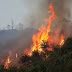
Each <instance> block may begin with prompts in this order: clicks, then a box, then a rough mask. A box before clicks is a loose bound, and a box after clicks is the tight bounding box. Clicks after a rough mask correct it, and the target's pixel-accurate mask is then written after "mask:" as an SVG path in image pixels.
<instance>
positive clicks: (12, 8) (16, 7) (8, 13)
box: [0, 0, 28, 28]
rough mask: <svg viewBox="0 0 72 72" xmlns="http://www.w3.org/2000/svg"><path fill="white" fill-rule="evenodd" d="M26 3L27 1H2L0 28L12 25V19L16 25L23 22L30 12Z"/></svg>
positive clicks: (0, 4) (0, 0)
mask: <svg viewBox="0 0 72 72" xmlns="http://www.w3.org/2000/svg"><path fill="white" fill-rule="evenodd" d="M24 2H25V0H0V28H3V27H4V28H5V27H6V26H7V25H8V24H11V19H12V20H13V21H14V24H18V23H19V22H23V19H24V16H26V15H27V12H28V9H27V8H25V6H24V4H25V3H24Z"/></svg>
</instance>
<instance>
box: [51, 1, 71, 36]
mask: <svg viewBox="0 0 72 72" xmlns="http://www.w3.org/2000/svg"><path fill="white" fill-rule="evenodd" d="M71 2H72V1H71V0H53V7H54V11H55V14H56V16H57V19H56V20H55V21H54V22H53V24H52V31H55V30H56V29H58V33H59V34H64V35H65V37H69V36H70V35H71V32H72V29H71V26H72V22H71V16H70V15H71V5H70V4H71Z"/></svg>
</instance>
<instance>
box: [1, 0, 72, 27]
mask: <svg viewBox="0 0 72 72" xmlns="http://www.w3.org/2000/svg"><path fill="white" fill-rule="evenodd" d="M46 1H48V0H0V28H6V27H7V25H11V20H12V21H14V26H16V25H18V24H19V23H22V24H24V25H25V26H28V24H29V23H30V22H29V20H30V18H28V17H30V16H35V17H36V18H35V21H36V24H37V22H39V21H40V18H42V17H45V14H46V10H47V9H48V3H46ZM65 2H66V3H67V4H68V6H70V7H69V8H70V13H71V14H70V15H71V16H70V17H71V18H70V19H71V20H72V0H69V1H68V0H66V1H65ZM68 6H67V5H66V8H67V7H68ZM45 8H46V9H45ZM69 8H68V9H69ZM28 19H29V20H28ZM33 19H34V17H33ZM41 20H43V19H41ZM27 21H28V23H27Z"/></svg>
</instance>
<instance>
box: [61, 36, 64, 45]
mask: <svg viewBox="0 0 72 72" xmlns="http://www.w3.org/2000/svg"><path fill="white" fill-rule="evenodd" d="M63 44H64V35H61V42H60V46H62V45H63Z"/></svg>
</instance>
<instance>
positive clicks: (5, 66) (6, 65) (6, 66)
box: [4, 55, 11, 69]
mask: <svg viewBox="0 0 72 72" xmlns="http://www.w3.org/2000/svg"><path fill="white" fill-rule="evenodd" d="M10 63H11V61H10V55H9V56H8V58H7V60H6V62H5V65H4V68H6V69H8V65H9V64H10Z"/></svg>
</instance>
